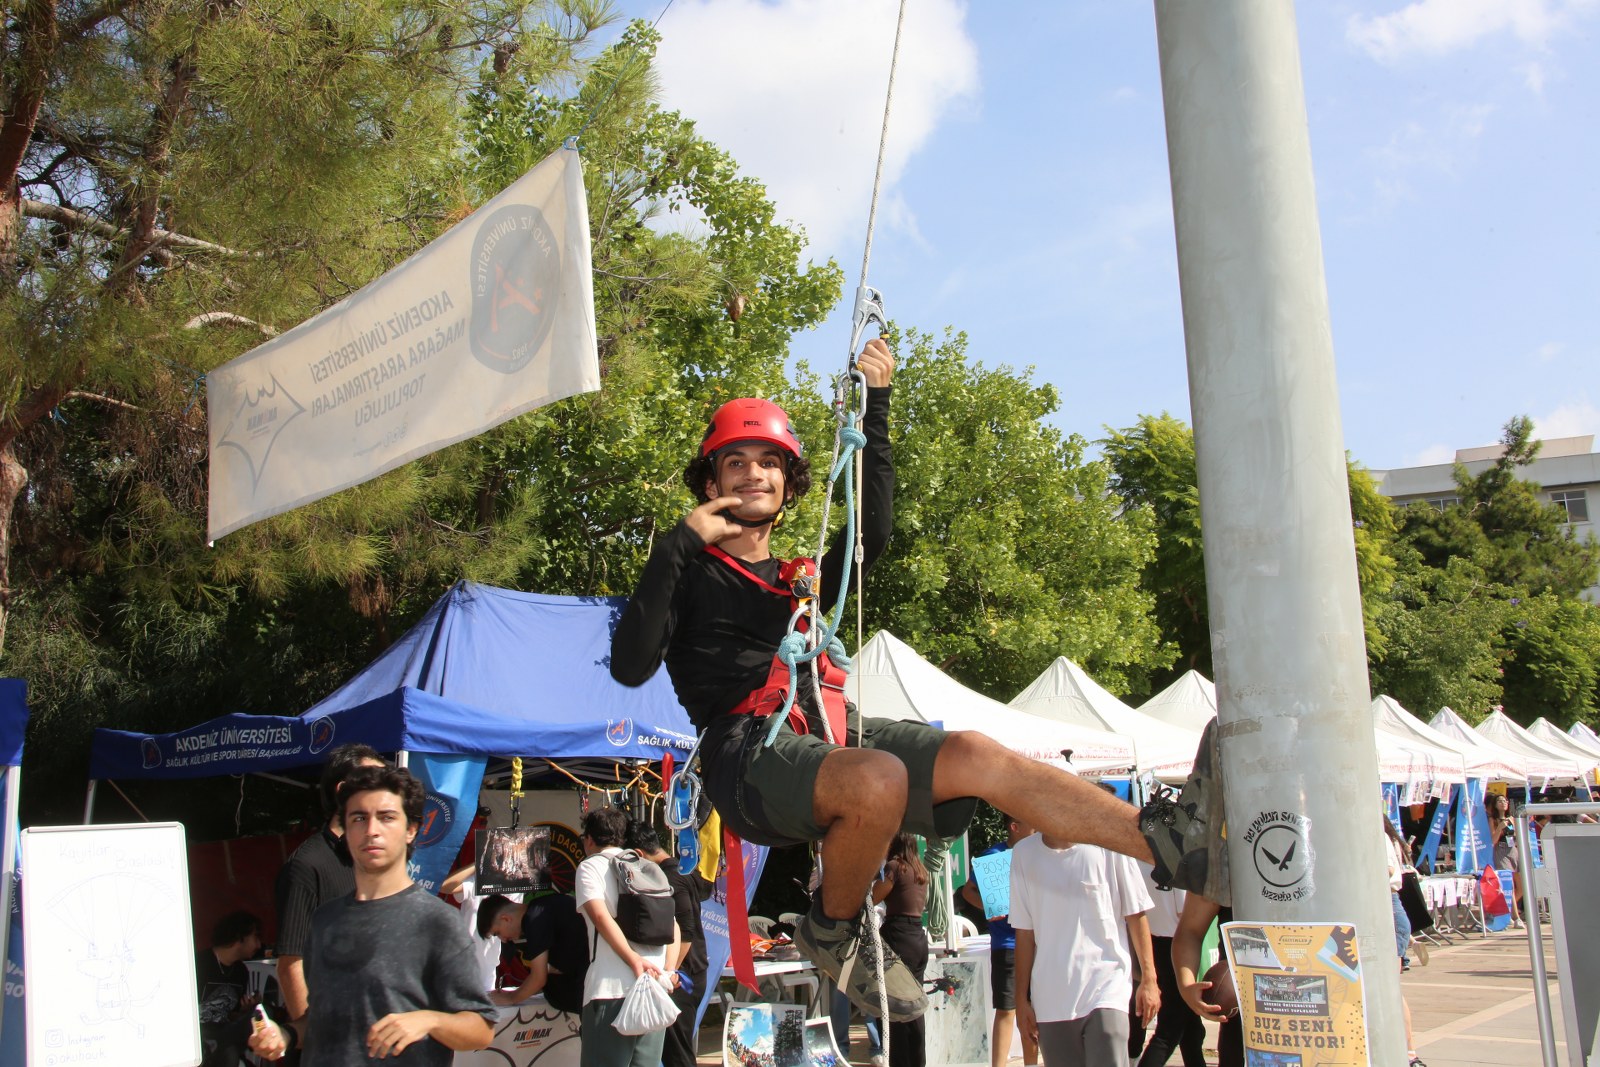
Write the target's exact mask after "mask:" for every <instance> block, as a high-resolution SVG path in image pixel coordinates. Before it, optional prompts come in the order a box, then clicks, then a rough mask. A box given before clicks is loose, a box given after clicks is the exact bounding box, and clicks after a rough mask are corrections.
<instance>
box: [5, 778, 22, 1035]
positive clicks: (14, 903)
mask: <svg viewBox="0 0 1600 1067" xmlns="http://www.w3.org/2000/svg"><path fill="white" fill-rule="evenodd" d="M15 783H16V775H15V774H14V773H12V771H11V770H7V771H6V772H5V778H4V779H3V780H0V811H4V810H6V808H5V805H4V801H5V800H6V799H8V798H7V796H6V793H7V791H8V790H9V789H11V788H12V786H13V785H14V784H15ZM5 833H6V834H7V835H9V836H11V838H12V846H13V847H14V848H15V847H16V842H17V838H18V836H19V834H20V831H19V829H18V828H17V827H15V826H8V827H6V828H5ZM16 854H17V855H18V856H20V855H21V854H22V851H21V849H20V848H18V849H17V852H16ZM21 890H22V870H21V868H20V867H19V868H18V870H17V872H16V876H15V877H14V878H13V880H12V883H11V908H10V911H11V914H9V915H7V916H4V920H5V922H7V923H9V924H10V932H9V933H8V934H7V936H6V958H5V980H4V982H3V986H4V989H5V996H4V998H3V999H0V1063H18V1064H20V1063H26V1062H27V1061H28V1051H27V1042H26V1040H25V1038H26V1037H27V1032H28V1031H27V1018H26V1012H25V1011H24V1006H25V1004H26V1001H24V1000H23V996H24V990H23V984H22V892H21Z"/></svg>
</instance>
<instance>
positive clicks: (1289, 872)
mask: <svg viewBox="0 0 1600 1067" xmlns="http://www.w3.org/2000/svg"><path fill="white" fill-rule="evenodd" d="M1244 839H1245V841H1246V842H1247V843H1248V844H1249V845H1250V855H1251V858H1252V859H1254V860H1255V867H1256V874H1258V875H1259V876H1260V877H1261V883H1262V885H1261V895H1262V896H1264V897H1266V898H1267V899H1268V900H1278V901H1287V900H1300V899H1301V898H1303V897H1305V896H1307V895H1308V894H1309V893H1311V891H1312V888H1313V887H1312V881H1311V873H1312V856H1311V820H1310V819H1307V818H1306V817H1305V816H1304V815H1301V814H1299V813H1298V812H1293V811H1264V812H1262V813H1261V814H1259V815H1257V816H1256V817H1255V818H1254V819H1252V820H1251V821H1250V824H1249V825H1248V826H1247V827H1246V828H1245V833H1244Z"/></svg>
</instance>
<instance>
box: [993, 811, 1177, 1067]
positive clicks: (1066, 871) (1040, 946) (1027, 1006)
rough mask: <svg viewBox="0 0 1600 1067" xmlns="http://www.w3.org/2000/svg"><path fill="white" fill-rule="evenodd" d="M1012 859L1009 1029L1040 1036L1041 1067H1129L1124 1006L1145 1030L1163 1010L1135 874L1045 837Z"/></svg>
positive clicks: (1123, 860) (1093, 851)
mask: <svg viewBox="0 0 1600 1067" xmlns="http://www.w3.org/2000/svg"><path fill="white" fill-rule="evenodd" d="M1011 857H1012V858H1011V925H1012V926H1013V927H1015V928H1016V931H1017V961H1016V968H1017V1025H1018V1026H1020V1027H1021V1028H1022V1032H1023V1033H1024V1034H1028V1033H1034V1034H1037V1035H1038V1041H1039V1053H1040V1056H1041V1057H1042V1058H1043V1060H1044V1063H1045V1067H1080V1065H1082V1067H1127V1065H1128V1029H1129V1028H1128V1004H1129V1001H1130V1000H1132V1001H1133V1003H1134V1005H1135V1009H1136V1010H1137V1011H1138V1013H1139V1017H1140V1018H1141V1019H1142V1020H1143V1022H1144V1025H1146V1026H1149V1025H1150V1022H1151V1020H1153V1019H1154V1018H1155V1016H1156V1012H1157V1011H1158V1010H1159V1009H1160V1006H1161V994H1160V992H1159V990H1158V987H1157V984H1156V967H1155V959H1154V956H1153V953H1152V950H1151V946H1150V924H1149V922H1148V921H1147V920H1146V919H1145V912H1147V911H1149V910H1150V908H1151V906H1152V901H1151V900H1150V894H1149V893H1148V892H1146V891H1145V887H1144V879H1143V878H1142V877H1141V876H1140V874H1139V870H1138V868H1137V867H1136V866H1135V865H1134V862H1133V860H1131V859H1128V858H1127V857H1125V856H1119V855H1117V854H1116V853H1113V852H1107V851H1106V850H1105V849H1101V848H1096V847H1095V846H1093V845H1082V844H1076V843H1074V842H1072V841H1066V840H1062V839H1060V838H1056V837H1052V836H1049V835H1046V834H1035V835H1034V836H1032V837H1029V838H1027V839H1025V840H1023V841H1021V842H1019V843H1018V844H1017V846H1016V848H1014V849H1013V850H1012V853H1011ZM1130 946H1131V950H1132V951H1131V954H1130ZM1134 958H1137V959H1138V961H1139V976H1140V977H1139V984H1138V988H1137V990H1135V987H1134V984H1133V977H1132V969H1133V968H1132V961H1133V959H1134ZM1136 993H1137V996H1135V994H1136Z"/></svg>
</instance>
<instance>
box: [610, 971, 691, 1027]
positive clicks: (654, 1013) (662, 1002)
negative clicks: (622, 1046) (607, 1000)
mask: <svg viewBox="0 0 1600 1067" xmlns="http://www.w3.org/2000/svg"><path fill="white" fill-rule="evenodd" d="M677 1017H678V1006H677V1005H676V1004H674V1003H673V1002H672V997H670V996H669V995H668V994H667V991H666V990H665V989H663V988H662V986H661V983H660V982H658V981H657V980H656V979H654V978H651V977H650V976H649V975H648V974H641V975H640V976H639V978H638V980H637V981H635V982H634V983H633V988H632V989H630V990H628V995H627V996H625V997H623V998H622V1010H621V1011H619V1012H617V1018H616V1021H615V1022H613V1023H612V1024H611V1025H612V1026H613V1027H614V1028H615V1029H616V1031H617V1033H619V1034H623V1035H624V1036H627V1037H638V1036H639V1035H640V1034H653V1033H655V1032H656V1031H657V1030H665V1029H666V1028H667V1027H669V1026H671V1025H672V1022H673V1020H674V1019H676V1018H677Z"/></svg>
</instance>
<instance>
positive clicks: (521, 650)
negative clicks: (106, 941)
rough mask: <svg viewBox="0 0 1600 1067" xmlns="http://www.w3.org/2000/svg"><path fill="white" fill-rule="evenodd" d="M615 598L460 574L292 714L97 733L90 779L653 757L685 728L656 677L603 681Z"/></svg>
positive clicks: (683, 745)
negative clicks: (349, 753) (425, 761)
mask: <svg viewBox="0 0 1600 1067" xmlns="http://www.w3.org/2000/svg"><path fill="white" fill-rule="evenodd" d="M624 603H625V601H624V600H623V599H621V598H616V597H562V596H545V595H541V594H537V593H520V592H516V591H515V590H510V589H497V588H495V587H494V586H488V585H479V584H477V583H474V582H458V583H456V584H455V585H454V586H452V587H451V588H450V590H449V591H448V592H447V593H445V595H444V596H442V597H440V598H439V600H438V601H437V602H435V603H434V605H433V606H432V607H431V608H429V609H428V611H427V613H426V614H425V615H423V617H422V619H421V621H419V622H418V623H417V624H416V625H415V626H413V627H412V628H411V629H410V630H409V631H407V632H406V634H405V635H404V636H403V637H401V638H400V639H399V640H398V641H396V642H395V643H394V644H393V645H392V646H390V647H389V648H388V649H387V650H386V651H385V652H384V653H383V654H382V655H380V656H379V657H378V658H377V659H375V660H374V661H373V662H372V663H371V664H369V665H368V666H367V667H366V668H365V669H364V670H362V671H361V672H360V673H359V674H357V675H356V676H355V677H354V678H352V679H350V680H349V681H348V682H346V683H345V684H344V685H342V686H340V687H339V688H338V689H337V690H335V691H334V692H333V693H332V694H331V695H330V696H328V697H327V698H326V699H325V700H322V701H321V702H320V703H318V704H316V705H314V706H313V707H311V708H310V709H308V710H306V711H305V712H302V713H301V714H299V715H297V716H292V717H288V716H275V715H239V714H235V715H224V716H222V717H221V718H217V719H213V720H211V721H209V722H206V723H202V724H201V725H199V726H194V727H190V728H189V729H186V730H180V731H178V732H176V733H171V734H160V735H150V734H141V733H134V732H129V731H125V730H104V729H102V730H96V731H95V736H94V740H93V744H92V748H91V751H90V758H89V773H90V779H91V781H90V794H89V801H88V806H87V807H86V811H85V815H84V821H85V822H87V821H89V815H90V812H91V811H92V805H93V797H94V792H93V790H94V784H95V782H96V781H98V780H100V779H116V778H195V777H207V776H211V775H221V774H243V773H249V772H262V771H272V770H278V769H283V768H290V767H297V766H304V765H307V764H313V763H319V762H321V760H322V753H323V752H325V751H326V750H327V749H328V748H330V747H332V746H333V745H336V744H345V743H348V742H352V741H357V742H363V743H365V744H369V745H371V746H372V747H373V748H376V749H378V750H379V751H380V752H400V753H409V752H427V753H439V754H456V755H482V756H516V755H538V756H544V757H548V758H551V759H605V760H618V759H646V760H656V759H660V758H661V756H662V754H663V753H664V752H667V751H678V750H681V751H683V752H687V751H688V750H689V749H690V748H691V747H693V745H694V729H693V727H692V726H691V725H690V723H689V719H688V716H687V715H685V714H684V711H683V708H682V707H681V706H680V705H679V704H678V700H677V697H676V696H675V695H674V694H673V691H672V686H671V684H670V682H669V681H668V680H667V677H666V673H665V672H664V671H663V672H658V673H657V674H656V676H655V677H654V678H652V679H651V680H650V681H649V682H647V683H646V684H644V685H642V686H639V687H638V688H636V689H633V688H629V687H627V686H623V685H619V684H618V683H617V682H615V681H613V680H612V678H611V673H610V670H609V669H608V662H609V659H610V652H611V632H612V630H613V629H615V627H616V622H617V618H618V616H619V615H620V614H621V611H622V607H623V604H624Z"/></svg>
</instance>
